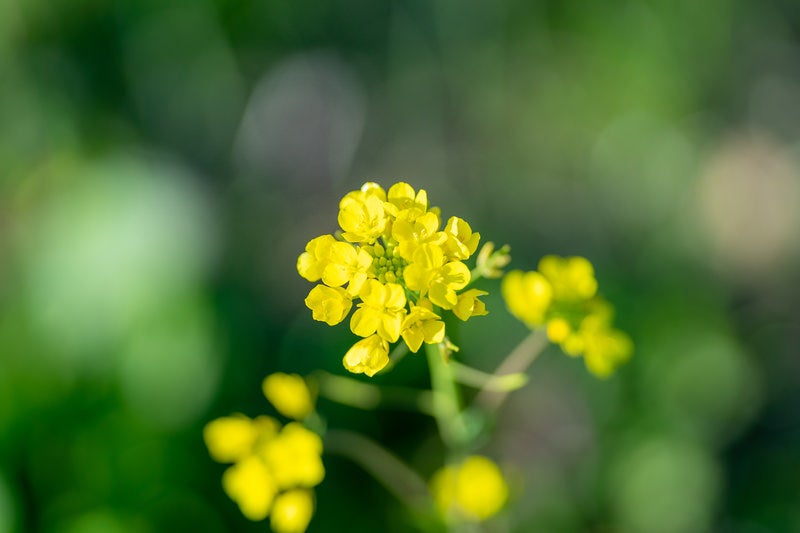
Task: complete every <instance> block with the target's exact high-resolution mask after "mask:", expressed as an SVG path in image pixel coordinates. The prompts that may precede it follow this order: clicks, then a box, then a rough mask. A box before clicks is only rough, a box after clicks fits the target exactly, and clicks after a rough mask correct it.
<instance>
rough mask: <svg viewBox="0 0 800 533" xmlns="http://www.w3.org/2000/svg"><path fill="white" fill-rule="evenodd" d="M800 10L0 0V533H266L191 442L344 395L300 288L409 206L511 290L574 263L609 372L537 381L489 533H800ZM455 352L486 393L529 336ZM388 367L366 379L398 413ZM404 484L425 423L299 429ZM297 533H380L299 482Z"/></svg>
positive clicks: (521, 398) (574, 371)
mask: <svg viewBox="0 0 800 533" xmlns="http://www.w3.org/2000/svg"><path fill="white" fill-rule="evenodd" d="M798 65H800V3H797V2H792V1H789V0H767V1H764V2H745V1H740V0H707V1H703V2H697V1H696V0H669V1H658V0H650V1H643V2H640V1H632V0H612V1H611V2H588V1H587V2H560V1H556V0H549V1H536V2H531V1H523V0H506V1H496V2H479V1H471V0H466V1H465V0H459V1H456V0H436V1H432V2H427V1H416V0H391V1H387V2H376V1H374V0H349V1H343V0H331V1H327V2H316V3H312V2H308V3H306V2H277V1H268V0H265V1H258V0H191V1H189V0H177V1H174V2H156V1H150V0H142V1H138V2H109V1H103V0H71V1H67V0H55V1H52V0H25V1H22V0H19V1H15V0H5V1H2V2H0V72H1V73H2V74H0V532H3V533H5V532H17V531H45V532H70V533H72V532H74V533H78V532H87V533H94V532H112V533H116V532H119V533H128V532H131V533H139V532H155V531H182V530H193V531H233V530H236V531H264V530H266V528H267V525H266V524H263V523H262V524H251V523H248V522H247V521H246V520H245V519H244V518H243V517H242V516H241V515H240V513H239V512H238V509H236V507H235V504H233V503H232V502H231V501H230V500H228V498H227V497H226V496H225V495H224V494H223V492H222V490H221V487H220V475H221V472H222V471H223V469H224V467H223V466H222V465H218V464H215V463H213V462H212V461H211V460H210V459H209V458H208V456H207V454H206V451H205V448H204V445H203V442H202V427H203V425H204V423H205V422H207V421H208V420H210V419H212V418H214V417H217V416H222V415H226V414H229V413H231V412H243V413H246V414H248V415H251V416H252V415H257V414H260V413H271V411H270V407H269V406H268V404H267V403H266V401H265V400H264V399H263V397H262V396H261V394H260V383H261V379H262V378H263V376H264V375H266V374H267V373H269V372H273V371H277V370H280V371H287V372H299V373H309V372H311V371H313V370H315V369H320V368H323V369H327V370H329V371H331V372H335V373H344V370H343V369H342V368H341V364H340V361H341V355H342V354H343V353H344V351H345V349H346V348H347V346H348V345H349V344H350V343H352V341H353V338H352V336H351V334H350V333H349V331H347V328H346V327H344V326H342V327H340V328H328V327H327V326H325V325H324V324H320V323H314V322H313V321H312V320H311V316H310V312H309V311H308V310H307V309H306V308H305V306H304V305H303V298H304V297H305V294H306V292H307V291H308V289H309V288H310V285H309V284H308V283H307V282H306V281H305V280H303V279H301V278H300V277H299V276H298V275H297V273H296V271H295V260H296V258H297V255H298V254H299V253H300V252H301V251H302V249H303V247H304V245H305V243H306V241H308V240H309V239H310V238H312V237H314V236H316V235H319V234H322V233H326V232H330V231H332V230H333V229H334V227H335V217H336V209H337V201H338V198H340V197H341V196H342V195H343V194H344V193H345V192H347V191H349V190H351V189H354V188H357V187H358V186H359V185H360V184H361V183H362V182H364V181H367V180H375V181H379V182H381V183H383V184H384V185H385V186H388V185H390V184H391V183H393V182H395V181H398V180H405V181H408V182H409V183H411V184H412V185H414V186H415V187H422V188H425V189H427V190H428V192H429V197H430V198H431V200H432V203H433V204H437V205H439V206H441V208H442V211H443V213H444V214H445V215H454V214H457V215H459V216H461V217H463V218H465V219H467V220H468V221H469V222H470V223H471V224H472V226H473V228H474V229H476V230H478V231H480V232H481V234H482V235H483V238H484V240H492V241H495V242H497V243H498V244H499V243H508V244H510V245H511V247H512V254H513V258H514V260H513V263H512V266H514V267H517V268H523V269H532V268H535V266H536V263H537V261H538V259H539V258H540V257H541V256H542V255H544V254H547V253H558V254H580V255H584V256H586V257H588V258H590V259H591V260H592V261H593V262H594V263H595V266H596V270H597V275H598V278H599V281H600V286H601V292H603V293H604V295H605V296H607V297H608V298H609V299H610V300H611V301H612V302H614V303H615V305H616V308H617V322H618V325H619V327H621V328H622V329H625V330H627V331H628V332H629V333H630V334H631V336H632V337H633V339H634V341H635V343H636V354H635V357H634V359H633V360H632V361H631V362H630V364H628V365H627V366H626V367H624V368H623V369H622V370H621V371H620V372H619V373H618V374H617V375H616V376H615V377H614V378H612V379H611V380H608V381H605V382H601V381H598V380H596V379H594V378H592V377H591V376H590V375H589V374H588V373H587V372H586V371H585V369H584V368H583V366H582V364H581V363H580V361H576V360H571V359H568V358H566V357H563V356H562V355H561V354H560V353H559V352H558V351H557V350H555V349H550V350H548V351H547V352H546V353H545V354H544V355H543V356H542V357H541V358H540V360H539V361H537V363H536V365H535V366H534V367H533V369H532V370H531V383H530V385H529V386H528V387H527V388H526V389H524V390H523V391H521V392H518V393H516V394H515V395H514V396H513V397H512V399H511V401H510V402H509V403H508V404H507V406H506V408H505V409H504V411H503V412H502V416H500V418H499V420H498V421H497V426H496V433H495V436H494V438H493V439H492V440H491V441H490V442H488V443H487V444H486V447H485V448H484V449H483V450H482V452H483V453H487V454H490V455H491V456H493V457H495V458H497V459H498V460H500V462H501V463H503V464H504V465H506V466H507V467H509V472H512V476H511V477H512V479H511V483H512V487H513V500H512V502H511V505H510V506H509V508H508V510H507V511H506V512H505V513H504V515H503V516H501V517H499V518H498V519H497V520H495V521H494V522H493V523H492V524H490V525H489V526H488V529H489V530H491V531H521V532H528V531H597V532H617V531H620V532H650V531H652V532H665V533H669V532H689V533H692V532H702V531H731V532H744V533H762V532H784V531H787V532H788V531H800V357H798V348H799V347H800V288H799V287H800V283H799V282H800V268H799V267H800V177H799V176H800V70H799V69H798ZM482 286H483V287H484V288H487V289H488V290H490V291H492V293H491V295H490V296H489V297H488V298H487V304H488V307H489V309H490V311H491V314H490V315H489V316H487V317H484V318H481V319H475V320H472V321H470V322H469V323H468V324H465V325H463V326H462V327H461V328H460V329H459V330H458V331H457V332H456V334H455V337H456V339H455V340H456V341H457V342H458V343H459V344H460V345H461V346H462V352H461V354H460V357H461V358H462V359H463V360H464V361H465V362H467V363H468V364H470V365H473V366H475V367H478V368H482V369H486V370H490V369H492V368H494V366H495V365H496V364H497V362H498V361H500V360H501V358H502V357H503V356H504V355H505V353H507V352H508V351H509V350H510V349H511V348H512V347H513V346H514V345H515V344H516V343H517V342H518V341H520V340H521V339H522V338H523V337H524V335H525V330H524V328H523V326H521V325H520V324H517V323H516V322H514V321H513V320H512V319H511V318H510V316H509V315H508V314H507V313H506V312H505V310H504V306H503V303H502V300H501V299H500V298H499V296H498V293H499V291H498V285H497V283H485V284H484V285H482ZM425 376H426V374H425V365H424V358H420V357H416V358H415V357H411V356H410V357H408V358H406V359H405V360H404V361H403V364H402V365H400V366H399V367H398V368H397V369H396V370H395V371H393V372H392V373H390V374H389V375H387V376H385V377H379V378H377V379H376V382H377V383H380V384H402V385H407V386H418V387H424V386H425V385H426V377H425ZM320 409H321V410H322V411H323V412H324V413H325V414H326V415H327V417H328V421H329V424H330V425H331V426H334V427H342V428H347V429H353V430H358V431H362V432H364V433H365V434H367V435H369V436H370V437H372V438H374V439H376V440H379V441H381V442H383V443H384V444H385V445H387V446H388V447H389V448H390V449H392V450H393V451H394V452H395V453H397V454H398V455H399V456H401V457H402V458H403V459H405V460H407V461H408V462H410V463H411V464H412V465H414V466H415V467H416V468H418V469H419V470H420V471H421V472H422V473H423V474H424V475H428V474H430V472H431V471H432V470H433V468H435V466H436V463H437V462H438V461H440V460H441V453H442V451H441V448H440V447H439V446H438V445H437V444H436V440H435V427H434V424H433V423H432V421H431V420H429V419H427V418H425V417H424V416H422V415H419V414H414V413H404V412H399V411H398V412H395V411H385V412H380V413H376V412H360V411H356V410H354V409H350V408H345V407H341V406H337V405H334V404H332V403H330V402H326V401H325V400H321V405H320ZM325 461H326V466H327V468H328V476H327V478H326V480H325V481H324V482H323V484H322V485H321V486H320V487H319V490H318V491H317V494H318V509H317V515H316V517H315V518H314V520H313V522H312V524H311V528H310V531H312V532H315V531H316V532H323V531H345V530H346V531H410V530H413V529H414V527H415V524H414V522H413V520H412V519H410V518H409V516H408V514H407V513H406V512H405V511H404V510H403V509H402V508H401V507H400V506H399V505H398V504H397V503H396V502H395V501H394V500H393V499H392V497H391V495H390V494H389V493H388V492H387V491H386V490H384V489H383V488H382V487H381V486H380V485H378V484H377V483H376V482H375V481H374V480H373V479H372V478H370V477H369V476H368V475H367V474H365V473H364V472H363V471H362V470H360V469H359V468H358V467H356V466H354V465H353V464H352V463H350V462H348V461H346V460H344V459H341V458H338V457H335V456H326V458H325Z"/></svg>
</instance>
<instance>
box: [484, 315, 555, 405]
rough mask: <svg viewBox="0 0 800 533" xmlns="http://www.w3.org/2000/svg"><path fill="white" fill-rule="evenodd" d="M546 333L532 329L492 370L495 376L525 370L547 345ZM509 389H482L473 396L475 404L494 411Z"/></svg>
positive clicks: (501, 402)
mask: <svg viewBox="0 0 800 533" xmlns="http://www.w3.org/2000/svg"><path fill="white" fill-rule="evenodd" d="M547 343H548V340H547V334H546V333H545V332H544V330H542V329H537V330H534V331H532V332H531V333H530V334H529V335H528V336H527V337H525V338H524V339H523V340H522V342H520V343H519V344H518V345H517V347H516V348H514V349H513V350H512V351H511V353H509V354H508V356H507V357H506V358H505V359H504V360H503V362H502V363H500V365H499V366H498V367H497V369H496V370H495V371H494V374H495V375H496V376H504V375H506V374H514V373H517V372H525V371H527V370H528V368H529V367H530V366H531V365H532V364H533V362H534V361H536V358H537V357H539V355H540V354H541V353H542V352H543V351H544V349H545V348H546V347H547ZM509 392H510V391H508V390H505V391H496V390H489V389H483V390H482V391H481V392H480V394H478V396H477V397H476V398H475V405H478V406H480V407H481V408H482V409H484V410H485V411H489V412H491V411H496V410H497V409H498V408H499V407H500V406H501V405H502V404H503V402H504V401H505V399H506V397H507V396H508V393H509Z"/></svg>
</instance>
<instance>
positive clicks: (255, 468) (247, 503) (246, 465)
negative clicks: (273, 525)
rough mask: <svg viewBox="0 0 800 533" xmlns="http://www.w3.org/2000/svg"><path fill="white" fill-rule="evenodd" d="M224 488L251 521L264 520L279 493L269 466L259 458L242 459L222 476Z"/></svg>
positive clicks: (252, 456)
mask: <svg viewBox="0 0 800 533" xmlns="http://www.w3.org/2000/svg"><path fill="white" fill-rule="evenodd" d="M222 488H223V489H224V490H225V493H226V494H227V495H228V496H230V498H231V499H232V500H233V501H235V502H236V503H237V504H238V505H239V509H241V511H242V514H243V515H244V516H245V517H247V518H249V519H250V520H253V521H257V520H263V519H264V518H266V517H267V515H268V514H269V509H270V507H271V506H272V500H273V499H274V498H275V494H276V493H277V492H278V487H277V485H276V483H275V479H274V478H273V477H272V474H271V473H270V471H269V468H267V465H266V464H265V463H264V461H262V460H261V459H260V458H258V457H257V456H254V455H251V456H249V457H246V458H245V459H242V460H241V461H239V462H238V463H236V464H235V465H233V466H232V467H230V468H228V469H227V470H226V471H225V472H224V473H223V474H222Z"/></svg>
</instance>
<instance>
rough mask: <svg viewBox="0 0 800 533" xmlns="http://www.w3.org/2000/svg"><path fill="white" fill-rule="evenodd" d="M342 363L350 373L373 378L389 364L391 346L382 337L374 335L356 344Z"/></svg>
mask: <svg viewBox="0 0 800 533" xmlns="http://www.w3.org/2000/svg"><path fill="white" fill-rule="evenodd" d="M342 362H343V363H344V367H345V368H346V369H347V370H349V371H350V372H353V373H354V374H362V373H363V374H366V375H368V376H369V377H372V376H374V375H375V374H377V373H378V372H379V371H380V370H381V369H382V368H383V367H385V366H386V365H387V364H388V363H389V345H388V344H387V342H386V341H385V340H383V339H382V338H381V337H380V335H372V336H371V337H367V338H366V339H361V340H360V341H358V342H357V343H355V344H354V345H353V346H352V347H351V348H350V349H349V350H348V351H347V353H346V354H345V355H344V358H343V359H342Z"/></svg>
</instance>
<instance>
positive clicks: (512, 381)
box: [449, 361, 528, 392]
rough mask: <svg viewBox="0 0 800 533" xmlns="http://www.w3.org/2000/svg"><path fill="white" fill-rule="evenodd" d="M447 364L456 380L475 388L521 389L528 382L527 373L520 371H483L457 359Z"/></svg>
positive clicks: (493, 389)
mask: <svg viewBox="0 0 800 533" xmlns="http://www.w3.org/2000/svg"><path fill="white" fill-rule="evenodd" d="M449 364H450V367H451V368H452V369H453V377H454V378H455V380H456V381H457V382H459V383H461V384H462V385H467V386H469V387H474V388H476V389H481V390H491V391H506V392H512V391H515V390H517V389H521V388H522V387H524V386H525V385H526V384H527V383H528V376H527V374H524V373H522V372H515V373H513V374H504V375H497V374H489V373H487V372H483V371H482V370H478V369H477V368H472V367H471V366H467V365H465V364H462V363H459V362H457V361H450V363H449Z"/></svg>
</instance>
